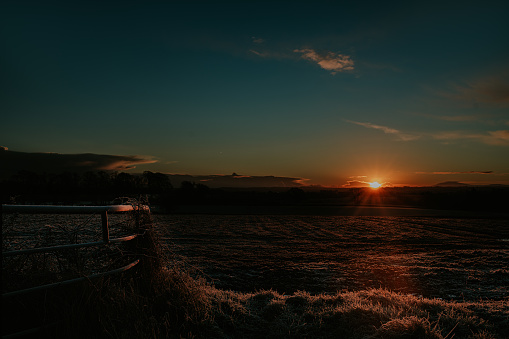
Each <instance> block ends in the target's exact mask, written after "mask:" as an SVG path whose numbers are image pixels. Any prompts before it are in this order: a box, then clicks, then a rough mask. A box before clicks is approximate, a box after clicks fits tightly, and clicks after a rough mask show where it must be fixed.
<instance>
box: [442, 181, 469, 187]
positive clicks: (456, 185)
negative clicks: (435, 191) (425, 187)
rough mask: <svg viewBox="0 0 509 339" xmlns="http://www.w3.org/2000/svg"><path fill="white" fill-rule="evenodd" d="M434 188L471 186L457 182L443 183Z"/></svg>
mask: <svg viewBox="0 0 509 339" xmlns="http://www.w3.org/2000/svg"><path fill="white" fill-rule="evenodd" d="M435 186H436V187H467V186H471V185H469V184H465V183H462V182H459V181H444V182H441V183H438V184H436V185H435Z"/></svg>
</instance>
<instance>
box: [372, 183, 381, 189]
mask: <svg viewBox="0 0 509 339" xmlns="http://www.w3.org/2000/svg"><path fill="white" fill-rule="evenodd" d="M369 187H371V188H373V189H378V188H380V187H382V184H381V183H379V182H378V181H373V182H370V183H369Z"/></svg>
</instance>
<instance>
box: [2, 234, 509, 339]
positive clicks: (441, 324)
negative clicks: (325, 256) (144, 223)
mask: <svg viewBox="0 0 509 339" xmlns="http://www.w3.org/2000/svg"><path fill="white" fill-rule="evenodd" d="M145 235H146V237H144V238H143V239H144V240H143V242H142V243H138V244H136V247H137V248H138V249H139V248H142V249H143V253H142V255H143V258H144V260H143V262H142V264H143V265H140V267H139V268H137V269H136V270H132V271H128V272H126V273H124V274H122V275H121V276H111V277H108V278H104V279H102V280H100V281H94V282H89V283H87V284H83V285H80V286H72V287H68V288H65V289H63V290H58V291H47V292H44V293H43V294H40V295H31V296H28V297H26V298H24V299H13V300H8V301H6V300H3V301H2V323H3V324H2V325H5V323H10V322H13V320H16V319H17V320H19V319H20V318H21V320H22V321H25V320H26V321H28V320H29V319H28V318H33V319H30V320H36V321H35V323H37V325H38V326H41V325H42V326H44V325H48V326H47V327H46V328H42V329H41V330H40V331H39V332H38V333H37V334H36V335H35V336H34V337H37V338H40V337H45V336H47V337H52V338H70V337H72V338H182V337H183V338H193V337H194V338H437V339H438V338H449V339H450V338H453V337H454V338H479V339H481V338H484V339H487V338H507V337H508V334H509V300H507V299H505V300H500V301H476V302H452V301H451V302H450V301H444V300H440V299H426V298H419V297H415V296H412V295H405V294H398V293H394V292H391V291H388V290H386V289H369V290H364V291H352V292H340V293H337V294H319V295H311V294H309V293H308V292H305V291H299V292H296V293H294V294H292V295H281V294H279V293H277V292H275V291H272V290H268V291H258V292H257V293H240V292H235V291H226V290H220V289H217V288H215V287H214V286H212V285H210V284H208V283H206V281H205V280H204V279H199V278H193V277H191V275H190V274H189V273H188V272H187V270H186V269H185V268H184V266H183V265H182V264H180V263H179V262H178V261H176V260H175V259H174V258H164V257H163V253H166V252H167V251H164V248H163V247H162V246H161V244H159V243H158V237H157V235H155V234H154V233H153V230H150V231H149V232H145ZM3 273H4V272H3ZM36 303H37V304H38V305H39V307H40V309H39V310H38V312H34V307H33V305H34V304H36ZM41 308H42V309H41ZM32 312H33V314H31V313H32ZM37 314H39V315H37ZM41 314H42V316H40V315H41ZM23 317H25V318H26V319H23ZM37 317H40V318H38V319H36V318H37ZM3 327H5V326H3Z"/></svg>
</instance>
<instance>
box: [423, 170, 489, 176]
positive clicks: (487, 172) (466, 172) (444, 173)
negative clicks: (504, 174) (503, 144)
mask: <svg viewBox="0 0 509 339" xmlns="http://www.w3.org/2000/svg"><path fill="white" fill-rule="evenodd" d="M415 174H440V175H449V174H494V172H493V171H464V172H415Z"/></svg>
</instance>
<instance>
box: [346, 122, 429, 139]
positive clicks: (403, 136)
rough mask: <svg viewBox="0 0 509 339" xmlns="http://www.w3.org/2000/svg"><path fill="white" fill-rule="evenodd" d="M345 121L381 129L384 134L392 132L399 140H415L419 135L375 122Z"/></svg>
mask: <svg viewBox="0 0 509 339" xmlns="http://www.w3.org/2000/svg"><path fill="white" fill-rule="evenodd" d="M346 121H347V122H349V123H352V124H356V125H359V126H362V127H366V128H372V129H377V130H381V131H383V132H384V133H385V134H393V135H395V136H396V137H397V138H398V140H401V141H411V140H417V139H419V138H420V137H421V136H420V135H416V134H409V133H403V132H401V131H399V130H397V129H394V128H391V127H387V126H382V125H375V124H372V123H369V122H358V121H352V120H346Z"/></svg>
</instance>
